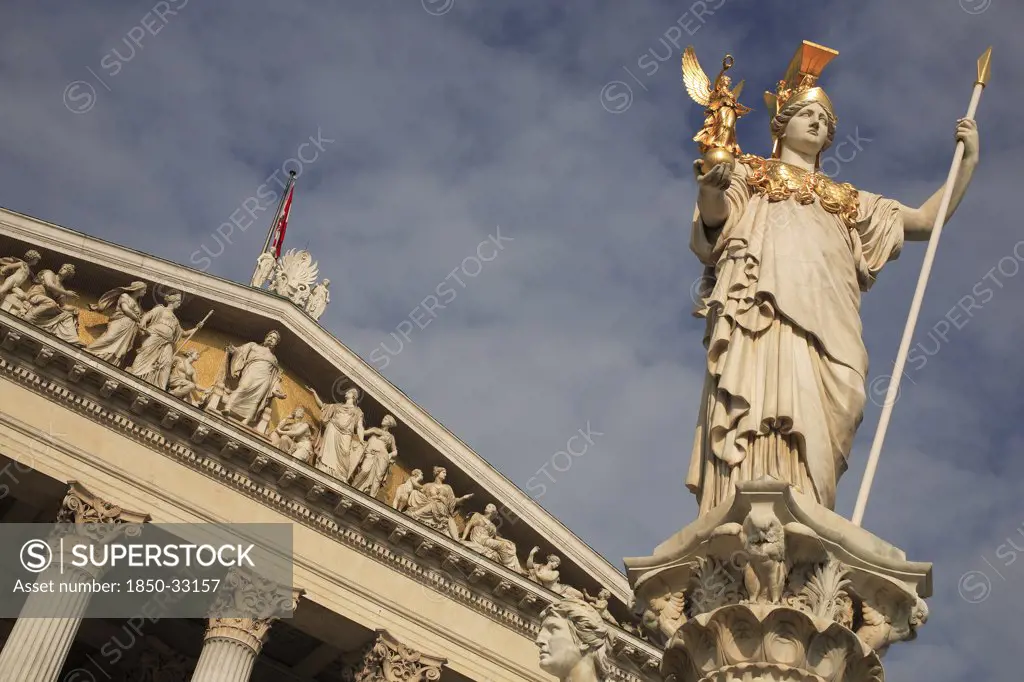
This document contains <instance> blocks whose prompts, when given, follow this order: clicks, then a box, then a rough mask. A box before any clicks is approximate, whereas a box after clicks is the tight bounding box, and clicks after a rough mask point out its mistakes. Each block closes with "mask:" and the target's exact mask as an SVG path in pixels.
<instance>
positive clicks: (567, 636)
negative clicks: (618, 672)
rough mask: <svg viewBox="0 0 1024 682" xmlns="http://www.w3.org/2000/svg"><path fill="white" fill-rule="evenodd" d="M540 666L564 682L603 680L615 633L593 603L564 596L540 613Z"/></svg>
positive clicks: (538, 636)
mask: <svg viewBox="0 0 1024 682" xmlns="http://www.w3.org/2000/svg"><path fill="white" fill-rule="evenodd" d="M540 616H541V628H540V634H538V635H537V639H536V641H535V643H536V644H537V648H538V649H540V669H541V670H543V671H544V672H546V673H549V674H551V675H554V676H555V677H557V678H558V679H559V680H562V682H603V681H604V680H605V679H606V678H607V675H608V652H609V650H610V649H611V644H612V634H611V631H610V630H609V629H608V625H607V623H605V622H604V620H602V619H601V615H600V614H599V613H598V612H597V610H596V609H594V607H593V606H591V605H590V604H588V603H587V602H585V601H582V600H580V599H573V598H570V599H563V600H561V601H559V602H556V603H554V604H551V605H550V606H548V607H547V608H546V609H544V611H543V612H541V614H540Z"/></svg>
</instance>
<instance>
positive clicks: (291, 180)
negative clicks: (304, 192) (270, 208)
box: [252, 171, 295, 277]
mask: <svg viewBox="0 0 1024 682" xmlns="http://www.w3.org/2000/svg"><path fill="white" fill-rule="evenodd" d="M294 184H295V171H288V182H287V183H285V186H284V191H283V192H281V199H280V201H278V202H277V211H276V212H275V213H274V219H273V220H272V221H271V222H270V230H269V231H268V232H267V239H266V241H264V242H263V249H262V250H260V255H261V256H262V255H263V254H264V253H266V252H267V251H269V250H270V244H271V243H272V242H273V240H274V233H275V232H277V228H278V226H279V225H280V223H281V212H282V211H283V210H284V202H285V201H287V200H288V192H290V191H291V189H292V186H293V185H294ZM258 270H259V260H258V259H257V263H256V268H255V269H253V271H252V274H253V277H255V276H256V272H257V271H258Z"/></svg>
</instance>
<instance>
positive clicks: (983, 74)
mask: <svg viewBox="0 0 1024 682" xmlns="http://www.w3.org/2000/svg"><path fill="white" fill-rule="evenodd" d="M991 59H992V48H991V47H990V48H988V49H987V50H985V52H984V53H983V54H982V55H981V56H980V57H978V80H976V81H974V92H973V93H972V94H971V103H970V105H968V107H967V116H966V118H974V112H975V111H976V110H977V109H978V101H979V100H980V99H981V91H982V90H984V89H985V85H986V84H987V83H988V79H989V74H990V68H989V62H990V60H991ZM963 159H964V143H963V141H958V142H957V143H956V151H954V152H953V164H952V165H951V166H950V168H949V175H948V176H947V177H946V187H945V190H943V192H942V201H941V202H940V203H939V210H938V213H937V214H936V215H935V224H934V225H933V226H932V233H931V236H930V237H929V239H928V250H927V251H925V254H924V263H923V264H922V265H921V276H920V277H918V279H917V290H916V291H914V299H913V301H911V303H910V316H909V317H908V318H907V326H906V327H904V329H903V339H902V340H901V341H900V349H899V352H898V353H897V354H896V364H895V366H894V367H893V370H892V379H891V381H890V382H889V387H888V389H887V390H886V393H885V402H884V403H883V404H882V415H881V416H880V417H879V418H878V430H877V431H875V440H874V442H873V443H872V444H871V453H870V454H869V455H868V465H867V468H866V469H865V471H864V480H863V481H861V484H860V492H859V493H858V494H857V506H856V507H855V508H854V510H853V518H852V519H851V520H852V521H853V523H855V524H856V525H858V526H859V525H861V522H862V521H863V520H864V509H865V507H867V505H868V495H870V494H871V484H872V482H874V480H875V470H876V469H877V468H878V458H879V457H880V456H881V454H882V443H883V442H884V441H885V432H886V429H888V427H889V419H890V418H891V417H892V408H893V405H895V404H896V397H897V396H898V395H899V391H900V379H902V378H903V367H904V365H906V362H907V354H908V353H909V352H910V342H911V341H912V340H913V339H914V327H916V326H917V318H918V315H920V313H921V302H922V301H923V300H924V291H925V289H926V288H927V287H928V278H929V276H930V275H931V272H932V263H933V262H934V261H935V251H936V250H937V249H938V247H939V236H940V235H941V234H942V226H943V224H944V223H945V222H946V212H947V211H948V210H949V202H950V201H951V200H952V198H953V183H954V182H955V181H956V176H957V173H958V172H959V171H960V163H961V162H962V161H963Z"/></svg>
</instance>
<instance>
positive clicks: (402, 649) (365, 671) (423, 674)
mask: <svg viewBox="0 0 1024 682" xmlns="http://www.w3.org/2000/svg"><path fill="white" fill-rule="evenodd" d="M447 662H448V660H447V659H444V658H440V657H438V656H431V655H429V654H424V653H421V652H419V651H416V650H415V649H411V648H409V647H407V646H405V645H404V644H402V643H401V642H399V641H398V640H397V639H395V638H394V637H393V636H392V635H391V634H390V633H388V631H387V630H377V637H376V639H375V640H374V641H373V643H372V644H371V645H370V646H369V647H368V648H367V650H366V653H365V654H363V658H362V660H361V661H360V662H358V663H357V664H356V666H355V670H354V674H353V678H354V680H355V682H435V681H436V680H439V679H440V678H441V667H442V666H444V664H445V663H447Z"/></svg>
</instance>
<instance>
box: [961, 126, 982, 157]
mask: <svg viewBox="0 0 1024 682" xmlns="http://www.w3.org/2000/svg"><path fill="white" fill-rule="evenodd" d="M956 140H957V142H963V143H964V160H965V161H977V160H978V146H979V144H978V123H977V121H975V120H974V119H973V118H961V119H958V120H957V122H956Z"/></svg>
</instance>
